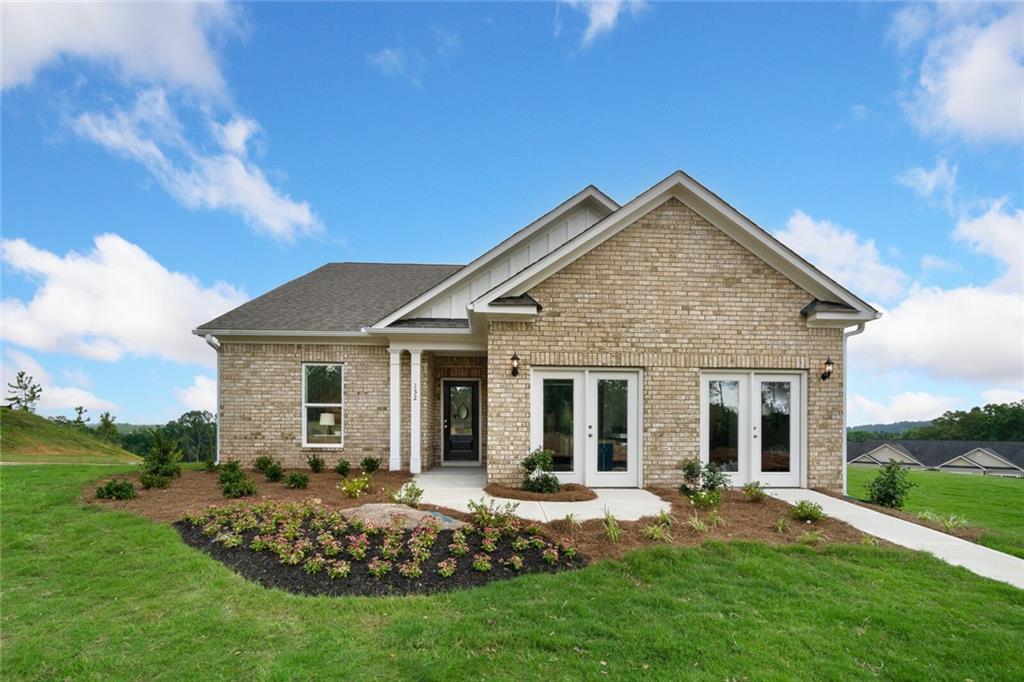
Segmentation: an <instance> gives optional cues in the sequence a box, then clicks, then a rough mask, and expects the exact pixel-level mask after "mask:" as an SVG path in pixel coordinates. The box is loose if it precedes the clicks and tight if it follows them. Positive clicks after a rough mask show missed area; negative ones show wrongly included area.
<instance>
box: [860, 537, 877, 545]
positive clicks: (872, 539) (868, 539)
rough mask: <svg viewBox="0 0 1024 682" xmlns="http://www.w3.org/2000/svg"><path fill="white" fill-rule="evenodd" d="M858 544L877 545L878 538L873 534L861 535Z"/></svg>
mask: <svg viewBox="0 0 1024 682" xmlns="http://www.w3.org/2000/svg"><path fill="white" fill-rule="evenodd" d="M860 544H862V545H864V546H865V547H878V538H876V537H875V536H874V535H861V536H860Z"/></svg>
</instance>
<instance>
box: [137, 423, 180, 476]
mask: <svg viewBox="0 0 1024 682" xmlns="http://www.w3.org/2000/svg"><path fill="white" fill-rule="evenodd" d="M141 473H142V475H143V476H146V475H148V476H149V481H150V483H152V485H146V481H145V480H144V479H142V477H140V479H139V480H142V485H143V487H145V488H166V487H167V486H168V485H170V482H171V479H174V478H178V477H179V476H181V450H179V449H178V448H177V446H176V445H175V443H174V441H171V440H168V439H167V438H165V437H164V435H163V433H162V431H161V430H160V429H156V430H154V431H153V441H152V445H151V446H150V448H149V452H148V453H146V459H145V461H144V462H143V463H142V470H141Z"/></svg>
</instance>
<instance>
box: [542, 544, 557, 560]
mask: <svg viewBox="0 0 1024 682" xmlns="http://www.w3.org/2000/svg"><path fill="white" fill-rule="evenodd" d="M540 557H541V559H543V560H544V562H545V563H548V564H555V563H558V548H557V547H555V546H554V545H551V546H550V547H548V548H547V549H545V550H544V551H543V552H541V555H540Z"/></svg>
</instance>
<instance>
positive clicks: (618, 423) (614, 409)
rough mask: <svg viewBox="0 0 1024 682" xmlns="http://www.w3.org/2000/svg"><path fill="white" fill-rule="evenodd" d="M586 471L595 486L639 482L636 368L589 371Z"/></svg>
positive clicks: (631, 484)
mask: <svg viewBox="0 0 1024 682" xmlns="http://www.w3.org/2000/svg"><path fill="white" fill-rule="evenodd" d="M587 375H588V379H587V394H586V402H587V475H586V484H587V485H588V486H595V487H620V488H628V487H635V486H637V485H639V483H640V478H639V475H638V469H639V466H638V455H637V453H638V452H639V437H638V433H639V428H640V424H639V412H640V410H639V402H638V401H639V393H638V384H639V381H638V375H637V373H636V372H610V371H604V370H590V371H588V372H587Z"/></svg>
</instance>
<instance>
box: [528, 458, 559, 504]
mask: <svg viewBox="0 0 1024 682" xmlns="http://www.w3.org/2000/svg"><path fill="white" fill-rule="evenodd" d="M522 466H523V469H525V470H526V474H525V476H524V477H523V490H527V491H529V492H532V493H557V492H558V491H559V489H560V488H561V486H560V485H559V483H558V477H556V476H555V475H554V474H553V473H551V471H552V470H553V469H554V468H555V464H554V453H553V452H551V450H545V449H543V448H537V449H536V450H534V451H533V452H531V453H530V454H528V455H527V456H526V457H525V458H523V463H522Z"/></svg>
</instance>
